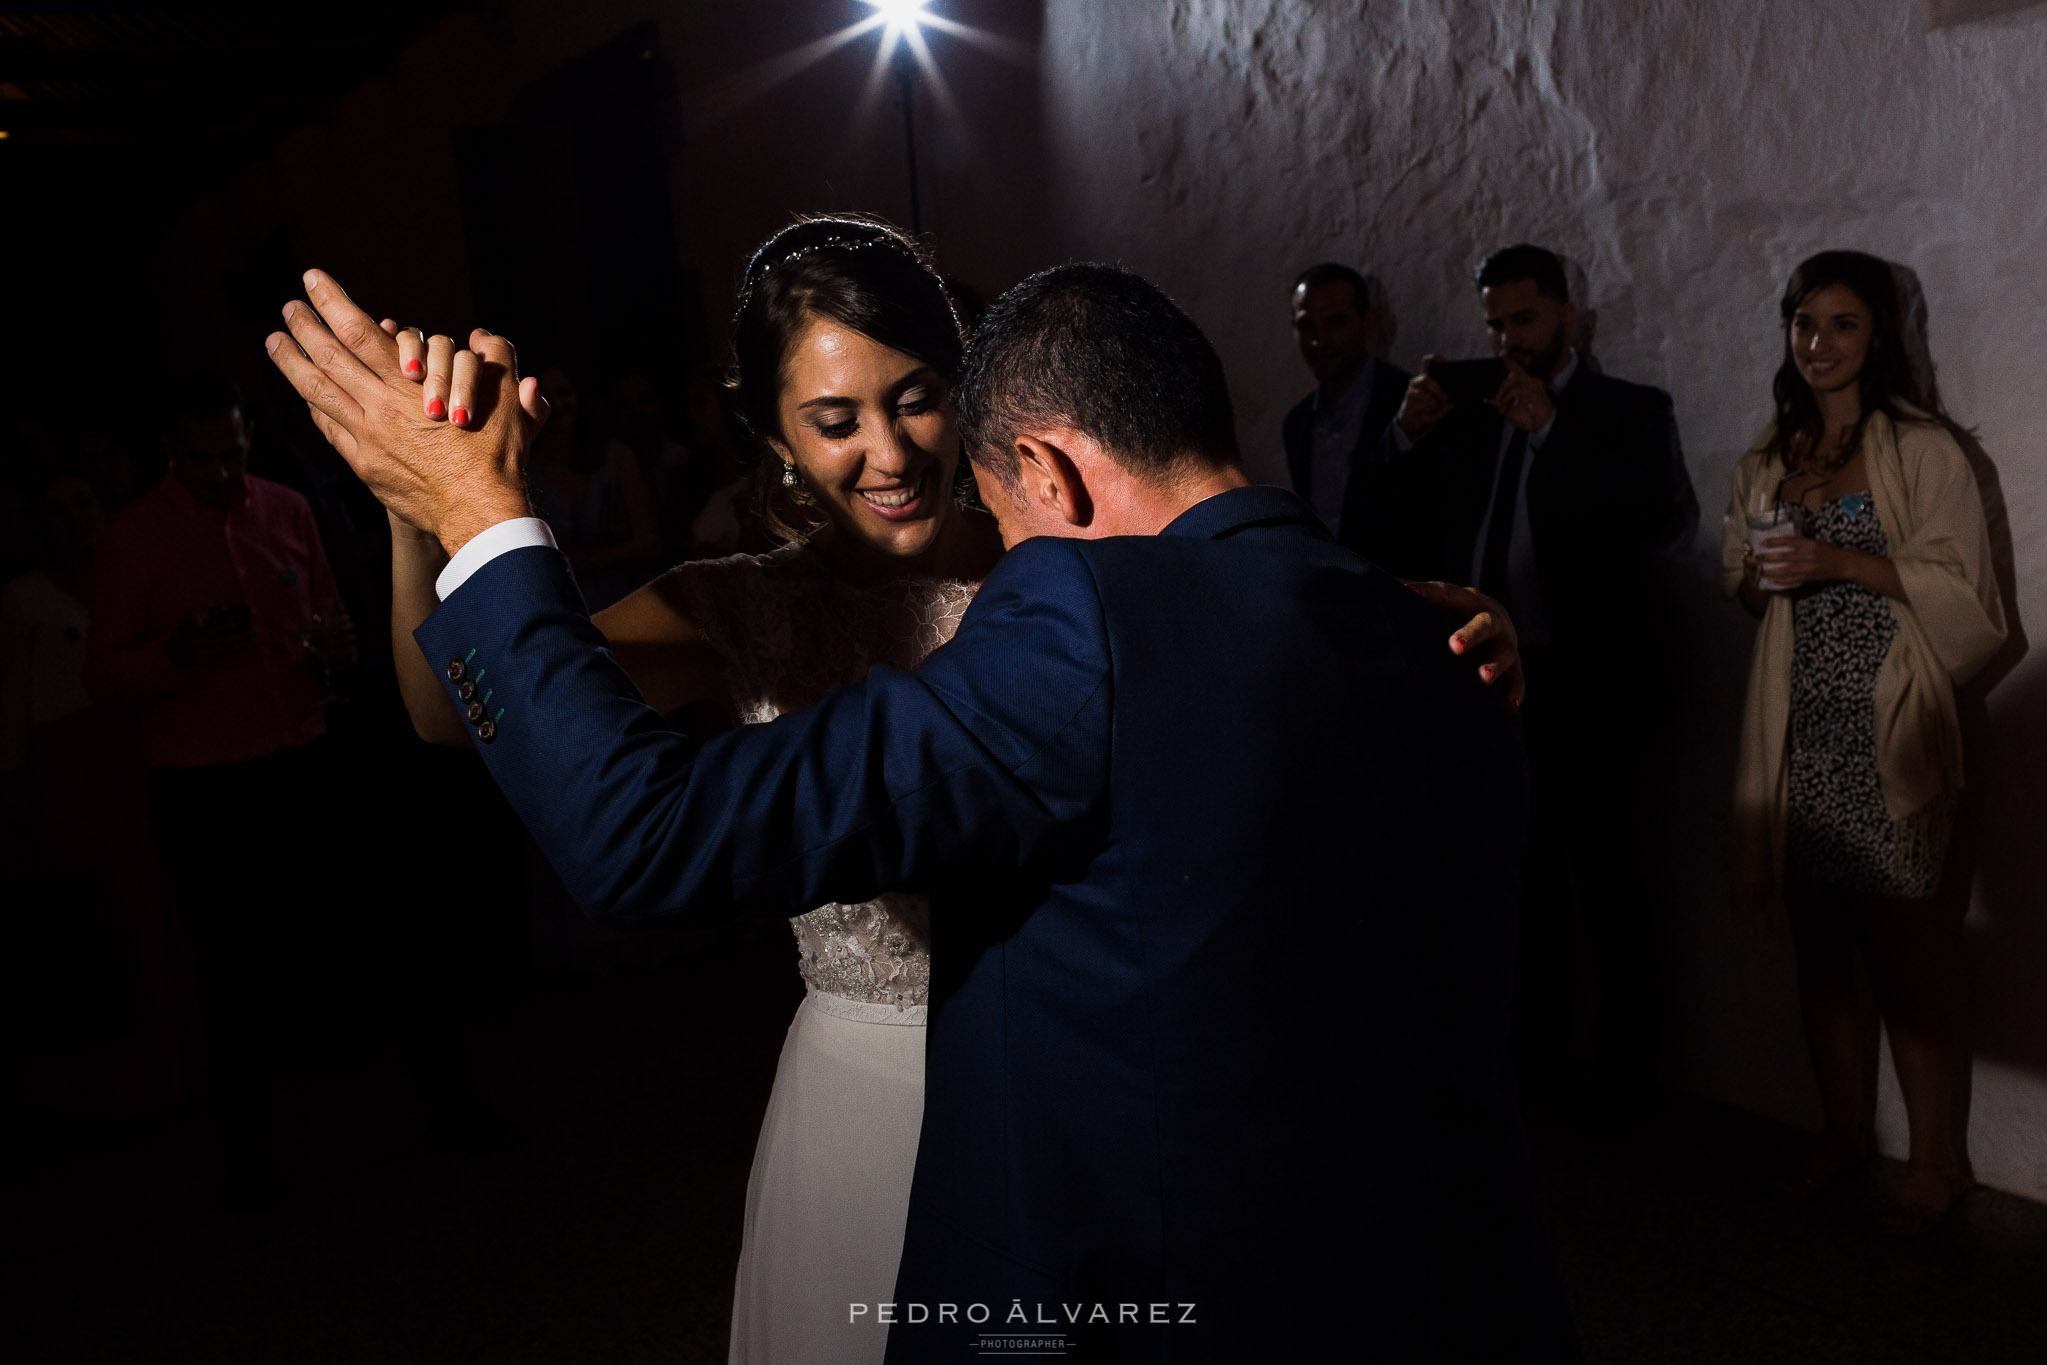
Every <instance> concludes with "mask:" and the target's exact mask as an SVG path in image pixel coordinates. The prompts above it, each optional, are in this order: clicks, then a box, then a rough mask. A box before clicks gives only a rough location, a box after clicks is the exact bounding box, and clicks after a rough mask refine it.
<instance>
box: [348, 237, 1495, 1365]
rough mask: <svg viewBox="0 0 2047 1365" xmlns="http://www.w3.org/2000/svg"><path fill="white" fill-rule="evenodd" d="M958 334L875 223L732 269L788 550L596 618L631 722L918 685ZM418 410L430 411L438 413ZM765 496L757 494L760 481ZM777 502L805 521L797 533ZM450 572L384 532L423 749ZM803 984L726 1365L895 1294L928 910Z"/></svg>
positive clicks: (953, 547)
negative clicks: (893, 672)
mask: <svg viewBox="0 0 2047 1365" xmlns="http://www.w3.org/2000/svg"><path fill="white" fill-rule="evenodd" d="M385 326H386V329H387V330H389V331H392V332H393V333H394V334H395V335H396V336H397V339H398V344H399V358H400V362H401V368H402V369H403V370H404V371H405V373H407V374H409V375H413V376H414V377H415V378H418V379H420V381H421V383H422V389H423V391H422V395H421V402H422V404H423V405H424V409H425V411H426V412H427V413H428V415H429V416H432V417H436V418H438V417H440V415H441V414H442V413H445V412H447V411H448V410H449V409H450V408H451V407H457V406H459V400H461V399H462V398H463V397H464V394H463V393H462V390H463V389H465V388H466V387H467V380H468V375H467V374H466V373H465V368H466V367H465V366H464V364H463V363H462V361H461V360H458V358H457V357H458V355H460V356H461V357H462V359H467V358H468V357H467V355H466V353H461V352H459V351H458V348H457V347H456V346H455V344H454V343H453V342H452V341H451V340H449V339H448V338H446V337H438V336H437V337H434V338H431V339H425V338H422V337H421V336H420V334H419V333H418V332H417V331H399V330H398V329H397V328H396V326H395V324H392V323H388V322H387V323H386V324H385ZM962 350H963V341H962V334H961V328H960V324H959V320H958V317H957V315H956V313H955V311H954V309H953V306H952V302H951V300H950V298H949V297H948V295H947V293H946V289H945V286H944V284H943V283H942V282H941V281H940V279H939V277H938V274H937V271H936V270H935V268H934V267H933V265H932V263H931V261H930V259H929V257H928V256H927V255H926V253H925V252H924V250H923V249H922V247H921V246H920V245H919V244H918V243H917V242H916V241H915V240H914V239H912V238H910V237H908V236H907V235H905V234H904V233H902V232H901V231H900V230H898V229H896V228H894V227H892V226H890V225H889V224H887V223H885V222H882V221H880V220H878V219H873V218H867V217H860V216H836V217H821V218H806V219H802V220H799V221H798V222H796V223H794V224H792V225H791V226H789V227H787V228H784V229H783V230H782V231H780V232H778V233H776V234H775V235H774V236H772V237H770V238H769V239H768V240H767V241H766V242H765V243H764V244H763V245H762V246H761V247H760V249H759V250H758V251H756V252H755V253H754V255H753V258H752V260H751V261H750V262H749V263H748V265H747V268H746V273H745V276H744V278H743V282H742V284H741V289H740V297H739V306H738V311H737V314H736V316H735V318H734V321H733V366H732V372H731V381H732V383H733V387H734V390H735V397H736V398H737V401H738V406H739V410H740V414H741V416H742V418H743V420H744V422H745V424H746V427H747V428H748V430H749V432H750V433H751V435H752V436H753V437H754V438H755V440H756V442H757V443H758V445H759V447H760V453H761V455H762V456H763V458H764V459H766V458H769V457H771V458H772V459H773V460H774V462H775V463H774V464H771V465H769V466H768V469H769V470H770V471H773V472H771V474H769V475H768V476H766V477H763V478H762V479H760V480H759V481H758V482H759V483H760V484H761V498H762V502H761V511H762V513H763V518H764V520H766V521H767V523H768V524H769V526H770V527H771V528H773V529H776V530H777V531H778V532H781V533H782V534H783V535H784V536H785V537H786V539H787V543H786V544H785V545H784V546H783V547H782V548H781V549H779V550H776V551H774V552H772V553H770V554H765V555H736V556H733V557H731V558H728V559H720V560H708V561H698V562H693V563H687V564H682V565H679V566H677V567H676V568H673V569H671V570H669V571H668V572H667V573H665V574H663V575H662V576H661V577H659V578H656V579H655V580H654V581H653V582H651V583H649V584H647V585H646V586H644V587H642V588H640V589H639V590H638V591H637V592H635V593H633V594H631V595H630V596H628V597H626V598H625V599H623V600H622V601H620V602H618V603H617V604H616V605H614V606H611V607H608V608H606V609H605V610H603V611H601V612H599V613H598V614H597V615H596V616H595V617H594V618H593V619H594V622H595V624H596V626H597V627H598V629H599V630H601V631H602V632H603V633H604V635H605V637H606V639H607V640H608V641H609V642H610V645H611V647H612V649H613V651H614V653H615V655H616V657H617V659H618V662H619V663H620V665H621V666H623V667H624V668H625V670H626V672H627V673H628V674H629V675H630V676H631V677H632V679H633V682H634V684H635V685H636V686H637V687H638V688H639V690H640V693H641V695H642V696H643V697H644V698H645V700H646V701H647V703H648V704H649V705H651V706H653V707H655V708H656V709H657V710H660V711H662V712H663V713H664V714H672V713H674V712H676V711H678V710H680V709H683V708H685V707H701V706H705V705H708V706H711V707H713V708H715V709H717V710H718V711H721V712H723V713H724V715H725V717H726V718H727V719H729V720H731V721H737V722H740V723H743V724H757V723H761V722H765V721H769V720H773V719H774V718H775V717H776V716H778V715H780V714H782V713H783V712H785V711H791V710H796V709H798V708H801V707H807V706H809V705H811V704H812V703H814V702H816V701H818V700H819V699H820V698H822V697H823V696H824V694H825V693H826V692H828V691H830V690H831V689H832V688H834V687H836V686H838V685H840V684H841V683H847V682H854V681H858V680H859V679H860V678H862V677H864V676H865V675H866V673H867V671H868V669H869V668H870V667H872V666H873V665H875V664H877V663H881V664H888V665H890V666H893V667H896V668H900V669H912V668H914V667H916V665H917V664H918V663H920V662H921V661H922V660H923V658H924V656H925V655H927V654H929V653H930V652H931V651H932V650H934V649H936V648H938V647H939V646H940V645H942V644H944V643H945V642H946V641H947V640H949V639H951V638H952V634H953V631H954V630H955V629H956V628H957V627H958V625H959V622H960V619H961V617H962V616H964V615H965V613H966V609H967V606H968V604H969V603H970V602H971V601H972V599H973V596H974V592H975V590H976V589H977V588H978V587H979V585H980V582H981V580H982V579H983V578H984V577H985V576H986V575H987V573H988V571H989V570H990V569H991V568H993V567H994V564H995V561H996V560H997V559H998V558H999V557H1000V555H1001V553H1002V543H1001V540H1000V537H999V536H998V535H997V532H996V528H995V522H994V519H993V518H992V517H990V516H989V515H988V514H986V513H985V512H981V511H976V510H972V509H970V508H967V507H964V506H962V505H961V504H960V503H958V502H957V501H955V499H954V494H953V490H954V482H955V477H956V475H957V473H958V466H959V438H958V434H957V431H956V430H955V426H954V411H953V406H952V401H951V392H950V389H951V384H952V381H953V379H954V377H955V376H956V375H957V373H958V370H959V364H960V358H961V354H962ZM436 405H438V410H437V407H436ZM770 479H772V483H770ZM777 494H779V501H780V502H781V503H782V504H783V505H788V504H793V505H794V506H796V507H798V508H800V509H802V512H803V513H804V514H805V516H806V517H807V518H808V520H809V522H810V524H809V525H807V526H803V527H791V526H789V525H788V524H787V521H788V519H787V518H784V517H783V516H782V515H780V513H779V511H778V507H777V498H776V497H775V496H774V495H777ZM445 563H446V559H445V556H444V555H443V553H442V551H441V549H440V547H439V545H438V543H437V542H435V541H434V540H433V538H432V537H428V536H424V535H422V534H421V533H419V532H418V531H416V530H414V529H413V528H412V527H410V526H407V525H405V524H404V523H403V522H399V521H396V520H395V519H394V521H393V525H392V584H393V587H392V594H393V615H392V632H393V637H394V641H393V642H394V646H395V653H396V655H397V658H398V661H399V673H400V682H401V685H402V686H403V689H404V693H405V701H406V707H407V709H408V711H409V712H410V714H411V716H412V720H413V723H414V725H415V727H416V728H417V729H418V730H419V733H420V734H421V735H422V736H423V737H424V738H426V739H429V740H432V741H435V742H437V743H445V744H455V745H460V744H468V743H470V738H469V736H470V731H469V727H468V726H467V725H465V724H464V723H463V721H462V720H461V718H460V717H458V716H457V715H456V714H455V713H454V712H453V711H452V710H451V709H450V708H449V707H448V704H447V702H446V700H445V696H446V693H445V692H444V691H443V689H442V685H441V683H440V681H439V679H438V678H437V677H436V676H435V675H434V673H433V671H432V670H431V668H430V667H429V666H428V664H427V662H426V660H425V658H424V656H422V655H421V653H420V651H419V650H418V649H417V648H416V647H414V645H413V644H412V642H411V640H410V638H409V636H410V635H411V633H412V631H413V630H414V629H415V628H416V627H418V626H419V624H420V623H421V622H423V621H424V620H425V619H426V617H427V616H428V615H429V614H431V613H432V611H433V610H434V608H435V607H436V606H437V605H438V598H437V596H436V594H435V592H434V580H435V577H436V576H437V575H438V573H439V572H440V570H441V569H442V567H443V566H444V565H445ZM1420 590H1422V591H1424V592H1425V595H1429V596H1431V597H1432V598H1434V599H1435V600H1438V601H1440V602H1442V604H1443V605H1446V606H1452V607H1457V608H1461V609H1464V610H1467V611H1470V612H1473V613H1481V614H1478V615H1475V619H1474V620H1473V621H1472V622H1471V623H1470V624H1468V625H1467V626H1465V627H1464V628H1463V629H1462V630H1460V631H1459V632H1458V633H1457V635H1456V636H1455V637H1453V642H1452V646H1451V647H1452V648H1453V649H1456V650H1459V651H1460V652H1465V651H1469V650H1472V649H1474V648H1476V647H1477V646H1479V645H1480V644H1481V643H1483V642H1485V641H1487V640H1491V639H1495V638H1496V637H1497V638H1498V640H1499V641H1500V643H1501V646H1502V648H1501V651H1500V653H1499V654H1498V656H1497V657H1496V658H1495V659H1494V660H1493V662H1490V663H1488V664H1487V665H1485V667H1484V668H1482V669H1481V676H1482V677H1483V678H1484V680H1485V681H1486V682H1488V683H1492V682H1494V681H1496V680H1497V679H1499V678H1502V677H1506V678H1509V679H1510V681H1509V683H1508V686H1509V687H1510V688H1518V686H1519V677H1518V671H1517V670H1516V669H1515V667H1514V664H1513V661H1512V634H1511V630H1509V629H1508V628H1506V626H1505V624H1504V616H1503V614H1502V613H1500V612H1499V611H1498V609H1497V607H1495V606H1493V604H1491V603H1489V602H1486V601H1485V600H1484V599H1482V598H1480V597H1478V596H1477V595H1476V594H1474V593H1470V592H1468V591H1466V590H1462V589H1449V588H1444V587H1442V586H1441V585H1429V586H1426V587H1424V588H1422V589H1420ZM792 924H793V927H794V929H795V933H796V942H797V948H798V952H799V962H798V970H799V971H800V972H801V974H802V976H803V982H804V986H805V995H804V1003H803V1004H802V1005H801V1006H800V1007H799V1008H798V1009H797V1011H796V1018H795V1020H794V1022H792V1023H791V1024H790V1026H789V1034H788V1039H787V1041H786V1042H785V1044H784V1045H783V1048H782V1055H781V1060H780V1062H779V1064H778V1066H777V1068H776V1072H775V1083H774V1089H773V1092H772V1094H771V1096H770V1098H769V1101H768V1109H767V1114H766V1117H765V1118H764V1119H763V1121H762V1125H761V1134H760V1141H759V1145H758V1146H757V1148H756V1149H755V1152H754V1161H753V1171H752V1174H751V1176H750V1178H749V1180H748V1183H747V1195H746V1226H745V1240H744V1244H743V1248H742V1250H741V1252H740V1258H739V1273H738V1278H737V1282H736V1284H735V1286H734V1289H733V1299H732V1336H731V1350H730V1356H729V1358H730V1360H731V1361H733V1362H735V1363H737V1362H746V1363H747V1365H752V1363H753V1362H770V1361H774V1362H796V1361H801V1362H816V1363H817V1365H838V1363H841V1362H843V1363H844V1365H853V1363H854V1362H878V1361H880V1360H881V1358H882V1353H883V1350H884V1347H885V1345H886V1333H887V1328H886V1327H885V1326H883V1325H881V1324H879V1323H877V1322H875V1321H874V1315H872V1314H867V1315H862V1316H861V1318H860V1319H859V1320H858V1321H857V1322H851V1321H849V1318H850V1317H851V1316H852V1315H851V1314H850V1312H849V1305H852V1304H856V1303H859V1304H875V1303H881V1302H887V1301H889V1300H890V1299H892V1298H893V1291H894V1286H895V1275H896V1261H897V1259H898V1257H899V1255H900V1253H901V1250H902V1240H903V1223H904V1216H905V1212H906V1210H907V1208H908V1205H909V1194H910V1176H911V1171H912V1169H913V1167H914V1165H915V1161H916V1154H917V1138H918V1127H919V1123H920V1121H921V1116H922V1112H923V1094H924V1034H923V1026H924V1021H925V1008H926V993H927V990H928V986H929V981H930V947H929V942H930V940H929V909H928V906H927V905H926V903H925V901H924V899H923V898H922V897H920V896H911V895H899V894H887V895H884V896H882V897H880V898H879V899H877V900H874V901H870V902H868V903H866V904H863V905H822V906H819V907H817V908H816V909H815V910H812V911H810V912H809V913H808V914H805V915H802V916H800V917H798V918H796V919H795V920H794V921H792Z"/></svg>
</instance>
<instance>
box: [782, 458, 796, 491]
mask: <svg viewBox="0 0 2047 1365" xmlns="http://www.w3.org/2000/svg"><path fill="white" fill-rule="evenodd" d="M795 486H796V465H795V464H794V462H791V463H789V464H785V465H783V466H782V487H784V488H794V487H795Z"/></svg>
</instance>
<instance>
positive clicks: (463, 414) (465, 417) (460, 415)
mask: <svg viewBox="0 0 2047 1365" xmlns="http://www.w3.org/2000/svg"><path fill="white" fill-rule="evenodd" d="M455 425H456V426H458V427H466V426H468V425H469V409H468V408H456V409H455Z"/></svg>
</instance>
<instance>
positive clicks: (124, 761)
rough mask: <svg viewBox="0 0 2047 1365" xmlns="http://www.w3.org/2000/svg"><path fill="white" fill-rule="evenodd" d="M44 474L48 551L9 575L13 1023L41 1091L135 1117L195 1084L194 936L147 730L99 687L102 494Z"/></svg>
mask: <svg viewBox="0 0 2047 1365" xmlns="http://www.w3.org/2000/svg"><path fill="white" fill-rule="evenodd" d="M41 484H42V486H41V489H40V494H41V496H40V499H39V502H40V507H41V511H42V564H41V566H40V567H38V568H36V569H34V570H32V571H30V572H28V573H26V574H23V575H21V576H20V577H19V578H16V579H14V580H13V581H12V582H10V583H8V584H7V585H6V587H5V589H0V783H4V791H5V820H4V827H5V830H6V832H7V834H6V837H7V841H8V843H9V844H10V845H11V847H9V848H8V850H7V853H6V855H5V860H4V861H5V865H6V867H7V869H8V875H9V878H10V890H11V892H12V894H13V896H14V897H15V898H16V904H17V905H18V906H20V907H21V908H22V909H23V910H24V911H25V912H26V913H25V914H24V915H23V916H22V917H21V919H20V920H19V921H18V925H17V932H16V938H15V942H16V946H17V949H18V952H17V954H16V956H15V962H16V963H17V965H18V966H20V967H22V968H24V969H25V970H22V971H20V973H19V976H18V979H17V980H16V981H15V983H14V985H13V988H12V989H10V990H9V992H8V995H9V999H10V1003H12V1004H13V1005H14V1006H15V1007H16V1009H17V1010H18V1012H19V1021H18V1022H19V1025H20V1027H18V1028H16V1029H12V1030H10V1036H12V1037H15V1038H17V1039H19V1040H20V1041H21V1043H22V1044H23V1045H24V1046H25V1048H26V1050H27V1053H28V1055H29V1057H30V1058H32V1059H33V1069H32V1075H31V1078H30V1082H29V1088H30V1090H31V1092H32V1093H34V1094H35V1095H36V1096H37V1097H38V1098H40V1099H42V1100H44V1101H46V1102H49V1103H52V1104H56V1105H61V1106H63V1107H65V1108H71V1109H80V1108H83V1109H90V1110H95V1111H98V1112H101V1113H112V1114H119V1115H127V1114H132V1113H135V1112H137V1111H139V1110H141V1109H142V1108H144V1107H146V1106H147V1105H149V1104H152V1103H163V1102H166V1101H171V1100H175V1099H178V1098H181V1097H182V1094H183V1087H184V1058H183V1051H184V1047H183V1045H184V1042H185V1033H186V1024H187V1019H188V996H189V990H188V983H187V980H186V976H187V964H186V960H185V949H184V946H183V944H182V941H181V940H180V939H179V938H178V936H177V935H176V934H175V932H174V931H173V929H172V926H171V924H170V923H169V921H168V920H167V918H166V917H165V915H164V914H163V906H162V904H161V897H160V896H159V895H158V891H157V885H156V880H155V869H154V865H153V863H152V861H151V859H150V858H149V856H148V852H147V848H148V825H147V812H146V809H145V803H144V795H143V782H142V779H143V765H142V750H141V745H140V740H139V737H138V736H137V734H136V732H135V729H134V726H133V724H132V722H131V721H130V719H129V718H128V717H126V716H124V715H121V714H120V713H118V712H115V711H112V710H110V709H108V708H106V707H101V706H96V705H95V704H94V703H93V700H92V697H91V695H90V694H89V693H87V691H86V689H85V682H84V671H85V659H86V641H87V637H88V635H89V633H90V630H91V624H92V623H91V612H90V610H89V608H88V606H87V603H88V601H89V600H90V598H91V594H92V587H91V585H92V577H93V563H94V552H95V549H96V548H97V545H98V541H99V537H100V532H101V527H102V524H103V521H104V518H103V517H102V515H101V510H100V502H99V498H98V496H97V494H96V493H95V492H94V490H93V487H92V485H91V484H90V483H89V482H87V481H86V479H85V478H84V477H82V476H81V475H80V474H77V473H74V472H72V471H70V470H68V469H66V470H63V471H61V472H58V473H56V474H54V475H51V476H47V477H46V478H44V479H43V480H42V481H41Z"/></svg>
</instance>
